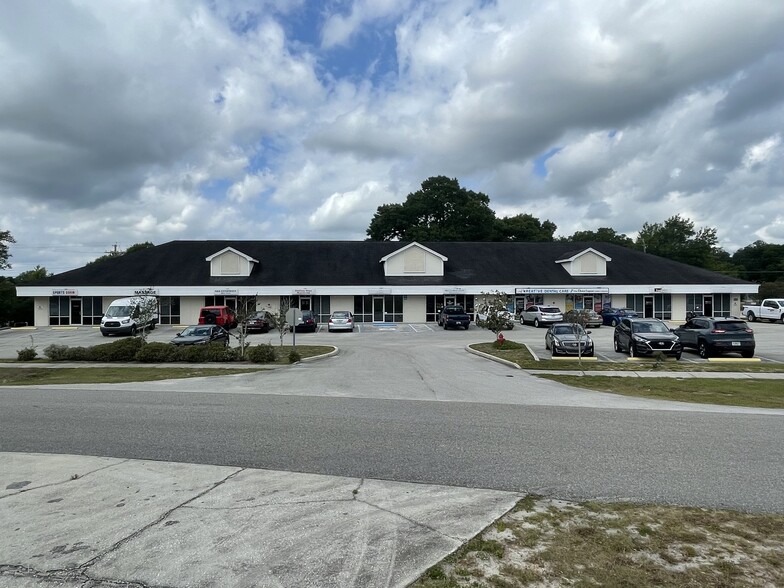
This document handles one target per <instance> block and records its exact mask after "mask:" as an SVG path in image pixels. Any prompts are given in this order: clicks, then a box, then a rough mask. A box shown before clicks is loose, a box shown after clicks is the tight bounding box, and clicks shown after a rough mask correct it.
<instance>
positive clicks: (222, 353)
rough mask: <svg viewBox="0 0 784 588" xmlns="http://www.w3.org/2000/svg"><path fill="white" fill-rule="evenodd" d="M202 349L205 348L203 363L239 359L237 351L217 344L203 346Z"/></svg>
mask: <svg viewBox="0 0 784 588" xmlns="http://www.w3.org/2000/svg"><path fill="white" fill-rule="evenodd" d="M203 347H206V350H205V359H204V361H220V362H224V361H237V359H238V357H239V354H238V352H237V350H235V349H233V348H231V347H225V346H223V345H221V344H219V343H218V344H210V345H203Z"/></svg>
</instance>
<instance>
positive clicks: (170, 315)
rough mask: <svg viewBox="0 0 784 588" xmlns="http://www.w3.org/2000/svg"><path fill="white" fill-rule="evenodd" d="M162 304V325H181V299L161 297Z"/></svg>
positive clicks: (160, 302)
mask: <svg viewBox="0 0 784 588" xmlns="http://www.w3.org/2000/svg"><path fill="white" fill-rule="evenodd" d="M158 303H159V304H160V316H161V324H162V325H179V324H180V297H179V296H161V297H160V298H159V299H158Z"/></svg>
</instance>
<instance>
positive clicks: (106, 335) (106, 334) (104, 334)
mask: <svg viewBox="0 0 784 588" xmlns="http://www.w3.org/2000/svg"><path fill="white" fill-rule="evenodd" d="M101 335H103V336H104V337H108V336H109V333H101Z"/></svg>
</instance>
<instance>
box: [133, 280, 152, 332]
mask: <svg viewBox="0 0 784 588" xmlns="http://www.w3.org/2000/svg"><path fill="white" fill-rule="evenodd" d="M132 300H133V302H134V303H135V304H138V305H139V310H138V315H137V316H135V317H134V318H136V319H137V320H138V321H139V325H141V329H140V330H139V331H138V332H139V337H140V338H141V340H142V344H144V343H146V342H147V328H148V327H149V328H150V330H152V329H154V328H155V321H157V320H158V298H157V297H156V295H155V288H152V287H149V288H145V289H144V290H140V291H138V292H137V296H136V297H134V298H133V299H132Z"/></svg>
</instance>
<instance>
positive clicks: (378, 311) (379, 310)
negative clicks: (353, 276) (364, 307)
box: [373, 296, 384, 323]
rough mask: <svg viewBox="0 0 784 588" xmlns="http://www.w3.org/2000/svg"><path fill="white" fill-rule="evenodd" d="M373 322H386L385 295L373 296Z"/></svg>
mask: <svg viewBox="0 0 784 588" xmlns="http://www.w3.org/2000/svg"><path fill="white" fill-rule="evenodd" d="M373 322H374V323H383V322H384V297H383V296H374V297H373Z"/></svg>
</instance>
